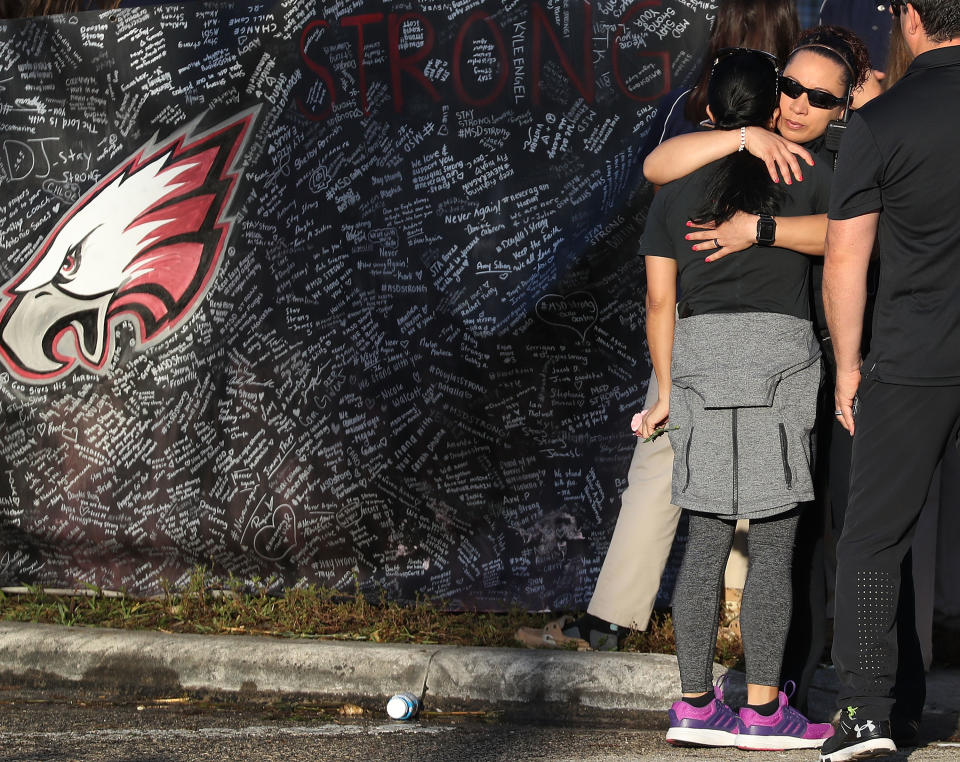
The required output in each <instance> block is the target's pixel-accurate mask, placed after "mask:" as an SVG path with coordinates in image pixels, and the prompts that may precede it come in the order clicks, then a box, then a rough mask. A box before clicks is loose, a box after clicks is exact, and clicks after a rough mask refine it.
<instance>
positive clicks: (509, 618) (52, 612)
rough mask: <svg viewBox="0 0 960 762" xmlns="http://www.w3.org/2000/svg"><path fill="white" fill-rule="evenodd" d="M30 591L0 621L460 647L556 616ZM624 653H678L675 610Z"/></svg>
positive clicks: (730, 654) (290, 598) (426, 603)
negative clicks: (675, 633) (673, 617)
mask: <svg viewBox="0 0 960 762" xmlns="http://www.w3.org/2000/svg"><path fill="white" fill-rule="evenodd" d="M27 590H28V592H26V593H23V594H4V593H0V620H5V621H15V622H40V623H46V624H58V625H67V626H74V627H78V626H86V627H111V628H115V629H133V630H156V631H160V632H168V633H201V634H219V635H227V634H229V635H268V636H272V637H282V638H328V639H337V640H366V641H372V642H377V643H418V644H441V645H459V646H506V647H519V646H520V643H518V642H517V641H516V640H515V639H514V633H515V632H516V631H517V628H519V627H542V626H543V625H544V624H546V623H547V622H548V621H550V619H552V618H554V617H555V615H554V614H548V613H541V614H536V613H530V612H527V611H525V610H522V609H519V608H512V609H510V610H508V611H505V612H499V613H490V612H470V611H460V612H452V611H448V610H446V609H447V607H446V605H445V603H444V602H443V601H430V600H426V599H420V600H417V601H416V602H415V603H413V604H412V605H400V604H398V603H396V602H394V601H390V600H388V599H387V597H386V595H385V594H381V595H380V597H379V599H377V600H372V601H371V600H369V599H368V598H366V597H364V596H363V595H360V594H359V593H355V594H349V593H343V592H339V591H334V590H330V589H327V588H322V587H301V588H290V589H287V590H286V591H284V592H283V594H281V595H276V594H273V593H269V592H267V590H266V588H264V589H262V590H259V591H257V590H254V591H250V590H249V589H247V588H246V587H245V586H244V585H242V584H235V585H232V589H228V590H223V589H218V588H214V587H212V586H211V585H210V584H209V583H208V579H207V575H206V572H205V570H204V569H202V568H199V569H197V570H196V571H195V572H194V574H193V576H192V578H191V581H190V583H189V584H188V585H187V587H186V588H185V589H184V590H182V591H179V592H174V591H168V592H167V593H166V594H165V595H163V596H160V597H158V598H155V599H148V600H142V599H134V598H131V597H127V596H123V595H121V596H119V597H113V596H108V595H104V594H103V593H102V592H101V591H99V590H97V589H96V588H93V587H90V588H89V589H88V592H89V594H88V595H52V594H50V593H48V592H45V591H44V590H42V589H41V588H27ZM726 624H727V623H726V622H722V623H721V625H722V626H721V631H720V638H719V639H718V647H717V657H718V660H720V661H721V662H722V663H724V664H727V665H728V666H732V665H734V664H737V663H739V662H741V661H742V649H741V647H740V639H739V636H738V633H737V632H736V631H735V629H732V628H729V627H727V626H725V625H726ZM624 650H626V651H634V652H645V653H667V654H672V653H675V645H674V639H673V622H672V621H671V619H670V616H669V614H654V617H653V620H652V621H651V623H650V626H649V627H648V628H647V630H646V631H645V632H639V631H632V632H631V633H630V634H629V636H628V637H627V639H626V642H625V643H624Z"/></svg>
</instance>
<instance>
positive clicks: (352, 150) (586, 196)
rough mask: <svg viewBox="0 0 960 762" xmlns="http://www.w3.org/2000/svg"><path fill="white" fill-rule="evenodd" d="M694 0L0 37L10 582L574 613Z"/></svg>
mask: <svg viewBox="0 0 960 762" xmlns="http://www.w3.org/2000/svg"><path fill="white" fill-rule="evenodd" d="M711 7H712V4H711V3H709V2H701V1H700V0H662V1H661V0H639V1H637V2H628V1H627V0H623V1H621V2H618V1H613V2H595V3H586V2H583V1H582V0H531V1H529V2H527V1H526V0H524V1H523V2H520V1H519V0H513V1H509V0H508V2H503V3H481V2H477V1H476V0H452V1H451V0H443V2H440V0H420V2H418V3H405V2H391V3H375V2H365V1H363V0H336V1H333V2H326V3H314V2H304V1H303V0H283V1H282V2H275V3H233V2H224V3H191V4H189V5H160V6H156V7H151V8H130V9H126V10H119V11H114V12H103V13H84V14H80V15H78V16H53V17H47V18H42V19H32V20H23V21H16V22H13V21H11V22H6V23H3V24H2V25H0V207H2V209H3V214H2V216H0V282H2V294H0V406H2V409H0V410H2V415H0V420H2V437H0V584H2V585H16V584H23V583H32V584H42V585H45V586H49V587H73V586H76V585H82V584H84V583H89V584H95V585H98V586H101V587H103V588H107V589H116V590H120V589H122V590H126V591H128V592H130V593H133V594H150V593H155V592H157V591H159V590H160V589H161V588H162V586H163V584H164V583H169V584H170V585H173V586H178V585H182V584H183V583H184V582H185V581H186V579H187V578H188V577H189V575H190V573H191V571H192V569H193V568H194V567H195V566H197V565H199V564H202V565H205V566H207V567H208V568H209V569H210V570H211V572H212V574H213V576H214V577H222V578H225V577H227V576H228V575H229V574H232V575H233V576H235V577H238V578H240V579H244V580H252V579H255V578H256V579H259V580H268V581H269V582H268V584H270V585H271V586H273V587H274V588H276V589H279V588H281V587H285V586H291V585H297V584H306V583H310V584H318V585H325V586H329V587H336V588H343V589H351V590H352V589H353V588H354V585H355V584H359V586H360V589H362V590H365V591H370V592H374V591H376V590H378V589H380V588H383V589H385V590H386V591H387V594H388V595H389V596H390V597H391V598H394V599H398V600H410V599H412V598H414V597H415V596H416V595H417V594H423V595H427V596H431V597H434V598H439V599H442V600H444V601H447V602H448V604H449V605H450V606H452V607H460V606H463V607H474V606H476V607H480V608H498V607H501V606H504V605H507V604H510V603H518V604H520V605H522V606H526V607H530V608H544V607H556V608H562V607H572V606H577V605H583V604H584V603H585V602H586V601H587V600H588V598H589V595H590V592H591V590H592V587H593V584H594V582H595V579H596V575H597V573H598V571H599V566H600V563H601V562H602V560H603V555H604V552H605V550H606V546H607V543H608V542H609V538H610V534H611V532H612V529H613V525H614V523H615V521H616V516H617V510H618V508H619V493H620V492H621V491H622V490H623V487H624V486H625V478H626V471H627V465H628V463H629V459H630V456H631V453H632V450H633V448H634V444H635V440H634V438H633V436H632V435H631V433H630V431H629V421H630V418H631V416H632V415H633V413H634V412H636V411H637V410H638V409H639V407H640V405H641V403H642V401H643V395H644V391H645V387H646V380H647V377H648V375H649V360H648V358H647V356H646V350H645V343H644V338H643V269H642V262H641V261H640V258H639V257H638V256H637V252H636V248H635V244H636V241H637V238H638V236H639V234H640V231H641V230H642V226H643V220H644V216H645V212H646V207H647V205H648V203H649V198H650V193H651V191H650V189H649V188H647V187H645V185H644V184H643V182H642V177H641V173H640V167H639V164H638V161H637V156H638V153H639V150H640V147H641V146H642V144H643V140H644V138H645V134H646V132H647V125H648V123H649V121H650V120H651V118H652V117H653V112H654V110H655V107H656V104H657V102H658V101H659V99H660V98H661V97H662V95H663V94H664V93H665V92H667V91H668V90H669V89H671V88H672V87H676V86H678V85H680V84H682V83H684V82H686V81H689V79H690V78H691V76H692V75H693V73H694V72H695V69H696V68H697V66H698V63H699V62H698V55H699V53H698V51H699V50H701V49H702V46H703V43H704V41H705V39H706V35H707V32H708V29H709V24H710V20H711V18H710V14H711V12H712V11H711Z"/></svg>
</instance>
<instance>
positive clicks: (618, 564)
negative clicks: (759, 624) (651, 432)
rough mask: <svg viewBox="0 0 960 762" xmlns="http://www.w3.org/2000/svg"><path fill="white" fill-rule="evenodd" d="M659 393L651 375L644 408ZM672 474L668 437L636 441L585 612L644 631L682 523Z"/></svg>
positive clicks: (653, 376) (671, 450)
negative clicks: (672, 495) (672, 496)
mask: <svg viewBox="0 0 960 762" xmlns="http://www.w3.org/2000/svg"><path fill="white" fill-rule="evenodd" d="M657 395H658V391H657V378H656V376H655V375H654V374H651V375H650V386H649V387H648V388H647V401H646V403H645V406H646V407H649V406H650V405H651V404H652V403H653V402H655V401H656V399H657ZM672 470H673V449H672V448H671V446H670V439H669V437H666V436H661V437H657V438H656V439H654V440H653V441H651V442H643V441H641V440H638V442H637V447H636V450H635V451H634V454H633V460H632V461H631V463H630V471H629V472H628V474H627V488H626V490H624V492H623V495H622V496H621V497H620V515H619V517H618V518H617V525H616V527H615V528H614V530H613V536H612V537H611V538H610V547H609V548H608V549H607V554H606V556H605V557H604V560H603V566H602V567H601V569H600V576H599V577H597V584H596V587H595V588H594V590H593V596H592V597H591V598H590V605H589V606H588V607H587V613H588V614H590V615H592V616H595V617H597V618H598V619H602V620H605V621H607V622H612V623H613V624H615V625H617V626H618V627H622V628H633V629H636V630H644V629H646V627H647V623H648V622H649V619H650V613H651V612H652V611H653V604H654V603H655V602H656V600H657V591H658V590H659V589H660V577H661V575H662V574H663V569H664V567H665V566H666V563H667V557H668V556H669V555H670V548H671V546H672V545H673V537H674V535H675V534H676V531H677V522H678V521H679V520H680V509H679V508H677V507H676V506H675V505H673V504H672V503H671V502H670V485H671V477H672Z"/></svg>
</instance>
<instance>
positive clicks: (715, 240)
mask: <svg viewBox="0 0 960 762" xmlns="http://www.w3.org/2000/svg"><path fill="white" fill-rule="evenodd" d="M713 245H714V246H716V247H717V248H718V249H719V248H720V241H719V240H718V239H716V238H714V239H713Z"/></svg>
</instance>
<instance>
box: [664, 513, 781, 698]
mask: <svg viewBox="0 0 960 762" xmlns="http://www.w3.org/2000/svg"><path fill="white" fill-rule="evenodd" d="M799 515H800V512H799V510H798V509H797V508H794V509H793V510H791V511H789V512H787V513H781V514H779V515H777V516H772V517H770V518H765V519H754V520H751V521H750V532H749V534H748V535H747V542H748V548H749V556H750V567H749V571H748V572H747V581H746V584H745V585H744V587H743V603H742V605H741V608H740V630H741V633H742V636H743V650H744V653H745V654H746V662H747V682H748V683H753V684H756V685H769V686H777V685H779V680H780V662H781V661H782V660H783V647H784V644H785V643H786V640H787V628H788V626H789V624H790V609H791V605H792V600H793V598H792V589H791V561H792V558H793V543H794V538H795V536H796V533H797V520H798V518H799ZM689 517H690V535H689V539H688V540H687V548H686V551H685V554H684V558H683V566H682V567H681V568H680V574H679V576H678V577H677V585H676V588H675V589H674V593H673V625H674V631H675V634H676V640H677V660H678V662H679V663H680V683H681V686H682V688H683V692H684V693H703V692H706V691H708V690H710V686H711V685H712V683H713V652H714V648H715V646H716V644H717V626H718V623H719V619H720V605H721V602H722V600H723V572H724V569H725V568H726V565H727V557H728V556H729V555H730V547H731V546H732V545H733V535H734V532H735V531H736V522H734V521H728V520H725V519H719V518H717V517H715V516H710V515H707V514H703V513H694V512H692V511H691V512H689Z"/></svg>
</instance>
